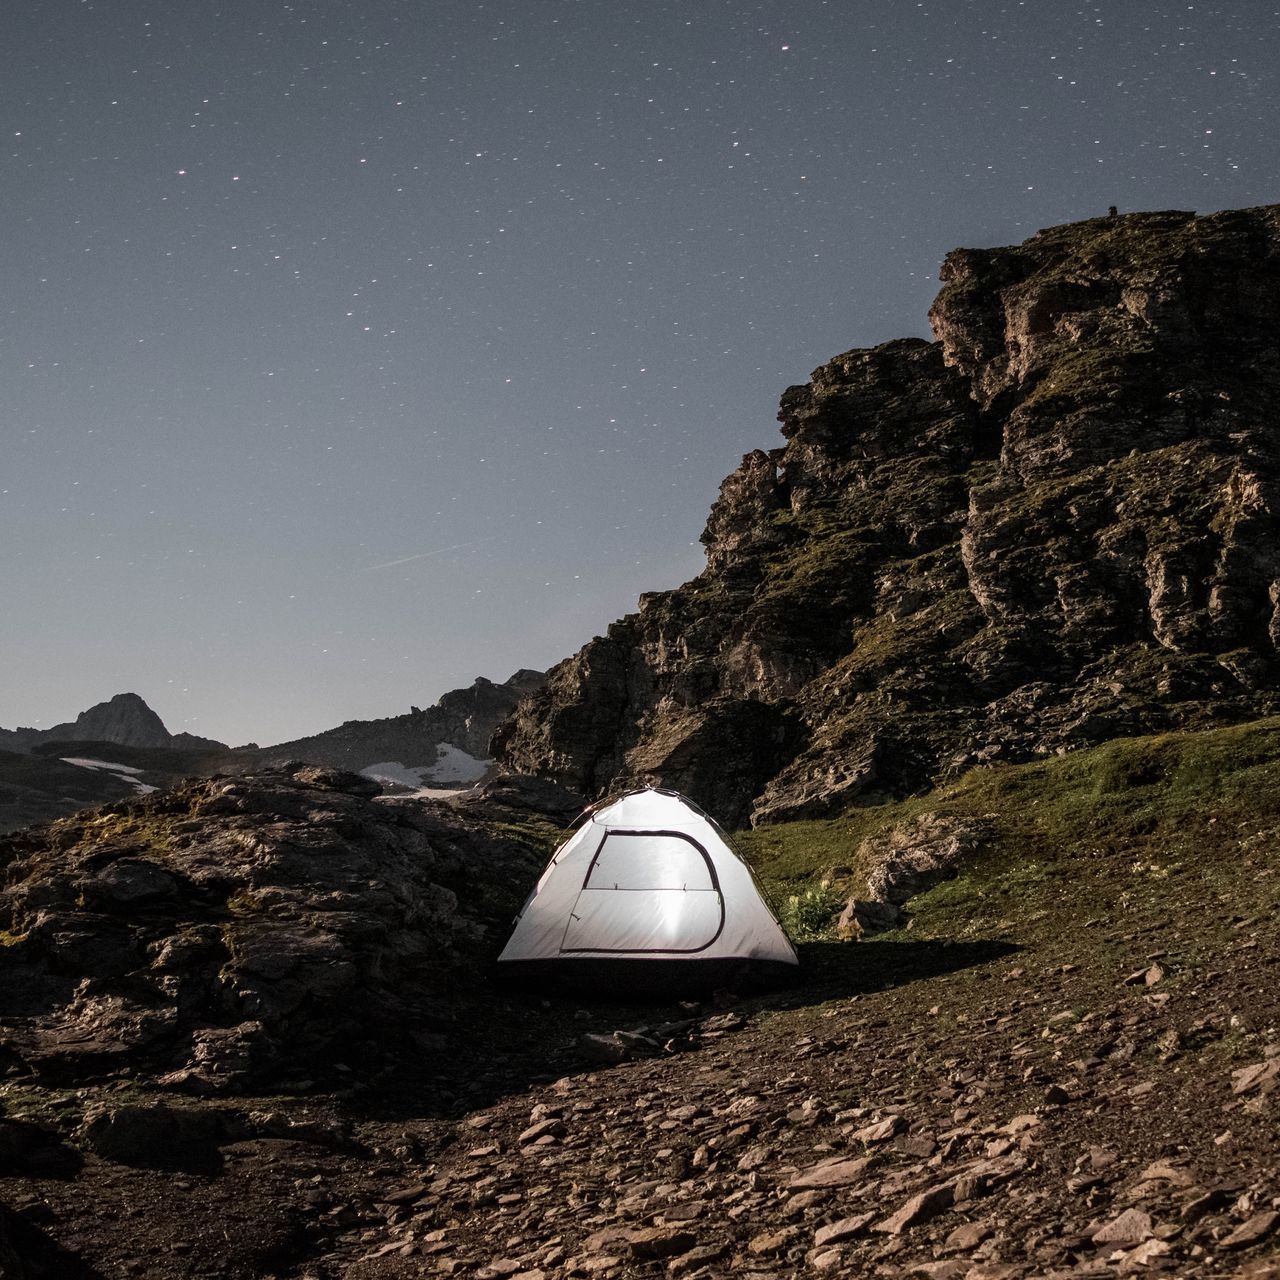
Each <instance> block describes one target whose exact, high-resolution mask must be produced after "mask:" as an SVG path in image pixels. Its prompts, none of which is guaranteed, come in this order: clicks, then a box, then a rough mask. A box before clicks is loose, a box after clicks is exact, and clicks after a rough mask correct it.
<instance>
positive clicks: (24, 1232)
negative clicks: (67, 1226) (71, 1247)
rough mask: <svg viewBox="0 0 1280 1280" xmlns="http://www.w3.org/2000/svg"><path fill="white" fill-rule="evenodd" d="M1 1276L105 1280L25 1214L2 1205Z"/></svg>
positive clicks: (17, 1279)
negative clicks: (55, 1241)
mask: <svg viewBox="0 0 1280 1280" xmlns="http://www.w3.org/2000/svg"><path fill="white" fill-rule="evenodd" d="M0 1276H4V1277H5V1278H6V1280H8V1277H10V1276H12V1277H13V1278H14V1280H105V1277H104V1276H103V1274H102V1272H101V1271H98V1270H97V1269H96V1268H94V1267H91V1266H89V1265H88V1264H87V1263H85V1262H82V1261H81V1260H80V1259H79V1258H78V1257H76V1255H75V1254H73V1253H68V1252H67V1251H66V1250H65V1249H63V1248H61V1247H60V1246H59V1245H57V1244H55V1243H54V1242H53V1241H52V1240H51V1239H50V1238H49V1237H48V1236H47V1235H46V1234H45V1233H44V1232H43V1231H41V1230H40V1228H39V1227H38V1226H36V1225H35V1224H34V1223H32V1222H29V1221H28V1220H27V1219H26V1218H25V1217H24V1216H23V1215H22V1214H20V1213H14V1212H13V1211H12V1210H11V1209H6V1208H4V1207H3V1206H2V1205H0Z"/></svg>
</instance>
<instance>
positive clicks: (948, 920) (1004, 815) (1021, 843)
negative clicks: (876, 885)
mask: <svg viewBox="0 0 1280 1280" xmlns="http://www.w3.org/2000/svg"><path fill="white" fill-rule="evenodd" d="M922 813H939V814H954V815H958V816H975V817H985V818H987V819H988V820H989V821H992V822H994V825H995V828H996V831H997V837H996V840H995V842H994V844H993V845H992V847H991V848H990V849H989V850H988V851H987V852H986V853H985V854H983V855H982V856H981V857H979V858H978V860H977V861H976V862H975V864H974V865H972V866H970V867H967V868H965V870H964V871H963V872H962V874H961V875H960V877H959V878H958V879H956V880H955V881H952V882H950V883H949V884H947V885H944V886H940V887H939V888H937V889H935V890H934V891H933V892H932V893H930V894H927V895H925V896H924V897H923V898H922V899H920V900H918V901H917V902H915V903H913V911H914V913H915V915H916V917H917V924H916V927H917V928H920V927H922V926H924V925H926V924H930V927H932V924H933V923H936V926H937V927H938V928H939V929H940V930H941V929H945V928H949V927H951V926H953V925H955V926H957V927H960V928H961V929H962V931H966V930H967V929H968V928H970V927H975V926H976V924H977V922H978V921H979V920H980V919H986V920H987V923H988V924H989V923H990V918H991V917H992V916H993V913H995V914H1002V913H1001V912H996V911H995V908H996V907H997V906H998V904H999V902H1000V901H1001V900H1002V899H1005V898H1008V897H1010V896H1013V895H1017V894H1020V893H1021V892H1022V891H1023V890H1025V889H1026V888H1027V887H1028V886H1029V885H1033V884H1035V885H1041V886H1043V885H1045V884H1048V883H1051V882H1058V883H1059V884H1060V885H1061V887H1062V890H1063V892H1062V894H1061V897H1062V899H1063V903H1062V905H1063V908H1064V909H1067V908H1069V904H1070V903H1071V902H1076V901H1079V902H1085V901H1093V900H1094V899H1096V898H1099V895H1101V894H1103V893H1109V892H1110V891H1111V890H1112V889H1116V891H1117V892H1118V893H1121V894H1125V895H1128V899H1130V900H1136V899H1137V898H1141V897H1142V896H1143V893H1144V890H1143V886H1144V885H1149V884H1152V883H1163V882H1165V881H1167V880H1174V881H1182V882H1185V883H1186V884H1188V885H1193V886H1198V887H1199V888H1200V889H1201V890H1203V891H1205V892H1212V887H1213V886H1214V885H1217V884H1224V885H1225V884H1227V883H1231V884H1235V883H1236V880H1237V879H1238V877H1239V876H1240V875H1241V874H1242V872H1243V871H1244V870H1245V869H1246V868H1247V867H1248V866H1250V865H1252V858H1251V854H1252V853H1254V852H1262V851H1264V850H1269V848H1270V846H1271V845H1272V844H1274V842H1275V837H1276V834H1277V829H1278V828H1280V717H1273V718H1270V719H1266V720H1257V721H1253V722H1252V723H1249V724H1244V725H1236V726H1232V727H1230V728H1225V729H1215V730H1206V731H1200V732H1188V733H1169V734H1157V735H1154V736H1151V737H1143V738H1128V739H1118V740H1116V741H1113V742H1109V743H1107V744H1105V745H1103V746H1101V747H1097V748H1094V749H1093V750H1089V751H1081V752H1077V753H1074V754H1071V755H1067V756H1063V757H1059V758H1055V759H1052V760H1046V761H1043V762H1038V763H1035V764H1024V765H1003V766H999V767H996V768H991V769H977V770H973V771H972V772H970V773H967V774H965V775H964V776H963V777H962V778H960V779H958V780H957V781H955V782H953V783H950V784H947V785H944V786H941V787H938V788H936V789H935V790H933V791H930V792H928V793H926V794H924V795H920V796H916V797H912V798H910V799H907V800H902V801H898V802H895V803H892V804H886V805H876V806H873V807H870V806H869V807H866V808H858V809H853V810H851V811H849V812H848V813H846V814H844V815H842V816H841V817H839V818H835V819H831V820H828V821H821V822H797V823H788V824H783V825H779V826H770V827H764V828H761V829H759V830H756V831H749V832H742V833H740V834H739V835H738V836H737V837H735V839H736V841H737V843H738V845H739V847H740V848H741V849H742V850H743V852H744V853H745V854H746V855H747V857H748V858H749V859H750V861H751V862H752V863H753V864H754V865H755V867H756V869H757V871H758V872H759V874H760V876H761V878H762V879H763V880H764V882H765V884H766V885H767V886H768V888H769V889H770V891H771V892H772V893H773V894H774V895H775V896H776V897H778V898H781V897H784V896H786V895H788V894H793V893H796V892H798V891H801V890H803V889H805V888H808V887H810V886H811V885H813V884H815V883H816V882H817V881H818V880H819V879H820V878H821V877H822V875H823V874H824V873H825V872H827V871H829V870H830V869H831V868H832V867H846V868H852V870H853V872H854V873H855V875H858V876H860V875H862V874H863V873H864V872H865V870H866V868H865V867H861V866H859V865H858V857H857V854H858V847H859V845H860V844H861V842H862V841H863V839H865V838H866V837H868V836H871V835H874V834H876V833H877V832H880V831H883V830H886V829H888V828H890V827H892V826H895V825H897V824H898V823H900V822H902V821H904V820H905V819H908V818H912V817H915V816H916V815H918V814H922ZM1068 887H1069V891H1068ZM1179 896H1180V895H1179ZM1108 901H1112V904H1113V905H1114V906H1116V907H1117V908H1121V909H1123V908H1124V906H1125V902H1123V901H1115V900H1111V899H1108ZM1098 905H1099V907H1101V906H1103V905H1105V903H1104V902H1102V901H1099V902H1098ZM962 906H963V907H964V908H965V910H967V911H968V912H969V913H971V916H972V919H971V920H970V924H969V925H967V926H966V925H965V923H964V921H963V920H960V919H959V918H958V916H957V912H959V910H960V908H961V907H962ZM935 918H936V919H935Z"/></svg>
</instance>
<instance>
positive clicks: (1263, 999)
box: [0, 722, 1280, 1280]
mask: <svg viewBox="0 0 1280 1280" xmlns="http://www.w3.org/2000/svg"><path fill="white" fill-rule="evenodd" d="M1206 743H1207V744H1208V745H1205V744H1206ZM1278 756H1280V725H1277V724H1276V723H1275V722H1266V723H1265V724H1263V725H1262V726H1260V727H1257V728H1255V729H1253V730H1249V731H1246V730H1228V731H1222V732H1220V733H1218V734H1217V735H1182V736H1180V737H1178V738H1176V739H1170V740H1145V742H1144V744H1142V745H1141V746H1138V747H1126V746H1125V745H1124V744H1120V745H1119V746H1117V745H1116V744H1113V746H1112V747H1111V748H1104V749H1102V751H1101V752H1097V753H1086V756H1085V757H1084V758H1070V759H1068V760H1066V761H1061V762H1056V763H1054V764H1047V765H1043V766H1031V767H1029V768H1024V769H1021V770H1019V769H1011V770H1004V771H994V772H992V771H986V772H984V773H982V774H980V775H975V779H974V780H973V781H972V782H971V783H970V784H961V785H959V786H957V787H953V788H951V789H950V790H948V791H945V792H939V793H934V794H933V795H931V796H929V797H925V798H922V799H921V800H919V801H917V802H915V807H916V809H917V810H923V809H931V810H932V811H934V812H937V813H939V814H941V815H943V817H946V816H948V815H950V816H951V817H955V816H956V815H961V816H963V815H964V814H965V813H966V812H977V811H980V810H986V809H988V808H989V812H986V813H985V814H984V816H985V820H986V822H987V823H988V824H989V829H990V831H991V833H992V834H991V836H990V840H989V842H988V843H987V844H986V845H985V846H984V850H983V851H980V852H977V853H971V855H970V862H969V864H968V865H967V866H966V867H965V868H964V869H962V870H961V872H960V874H959V875H958V876H957V877H956V878H954V879H950V880H947V881H944V882H942V883H940V884H937V885H935V886H934V887H933V888H932V889H928V890H927V891H925V892H924V893H922V894H921V895H919V896H917V897H916V898H914V899H913V900H912V901H911V902H910V904H909V908H910V910H911V913H912V914H911V918H910V921H909V927H902V928H899V929H897V930H895V931H893V932H890V933H886V934H883V935H880V936H877V937H871V938H867V939H866V940H864V941H862V942H858V943H837V942H834V941H830V940H827V938H829V936H830V935H829V934H824V935H823V937H822V938H821V939H820V940H818V941H813V942H810V943H807V944H805V945H804V946H803V947H802V951H803V953H804V962H805V965H804V978H803V982H802V983H801V985H799V986H798V987H796V988H794V989H791V990H788V991H784V992H779V993H774V994H772V995H756V996H751V997H743V998H734V997H732V996H729V995H724V996H722V997H721V998H719V999H713V1000H707V1001H706V1002H704V1003H703V1004H700V1005H696V1006H695V1005H689V1004H686V1005H679V1004H677V1005H672V1006H669V1007H627V1006H621V1005H618V1004H616V1003H607V1002H604V1001H584V1000H582V999H581V998H578V999H573V998H568V997H565V996H562V995H560V994H558V993H555V992H550V993H545V994H544V993H537V994H529V993H523V994H522V993H512V992H505V991H501V990H498V989H496V988H493V987H491V986H489V985H488V984H487V980H483V981H482V982H481V985H480V986H478V987H477V988H476V989H475V991H474V992H473V994H474V995H475V996H476V997H477V998H476V999H474V1000H473V1001H472V1002H471V1003H470V1004H469V1005H468V1010H469V1012H468V1014H467V1020H466V1023H465V1025H460V1026H459V1025H454V1026H453V1027H452V1028H451V1029H450V1030H449V1031H448V1033H447V1034H442V1035H441V1036H440V1037H439V1039H438V1040H437V1042H435V1043H434V1044H433V1043H432V1042H431V1041H430V1040H429V1039H428V1040H427V1041H424V1042H422V1043H421V1045H420V1046H419V1050H418V1052H417V1053H416V1054H410V1055H408V1056H405V1055H403V1054H396V1053H391V1054H389V1055H388V1056H387V1057H386V1058H385V1059H384V1060H383V1063H382V1065H381V1066H380V1067H379V1068H378V1069H377V1070H373V1069H367V1068H361V1069H352V1068H351V1065H350V1064H348V1063H345V1062H343V1061H342V1059H341V1056H340V1048H339V1051H338V1054H337V1055H336V1056H335V1055H330V1056H329V1057H327V1058H326V1059H325V1061H324V1070H323V1072H321V1073H317V1075H316V1076H315V1078H313V1079H311V1080H307V1079H304V1078H301V1077H298V1076H297V1075H290V1074H289V1073H288V1072H285V1073H284V1074H283V1075H282V1076H280V1077H278V1082H277V1083H276V1084H275V1085H273V1086H272V1088H271V1089H269V1090H267V1089H263V1088H261V1087H254V1086H253V1085H252V1084H251V1083H247V1082H246V1083H245V1084H244V1086H243V1087H242V1088H240V1089H239V1090H238V1091H237V1090H235V1089H232V1090H226V1091H222V1092H219V1093H216V1094H205V1095H203V1096H202V1095H192V1094H190V1093H188V1092H183V1091H182V1090H180V1089H175V1088H174V1087H172V1086H170V1087H161V1085H160V1084H159V1082H158V1077H157V1076H156V1075H155V1074H154V1073H152V1072H148V1071H147V1070H142V1069H139V1070H138V1071H137V1072H135V1073H134V1074H132V1075H119V1074H117V1075H116V1076H115V1077H113V1078H105V1077H99V1078H98V1079H96V1080H95V1079H91V1078H88V1077H86V1078H84V1079H82V1080H80V1081H77V1082H68V1083H59V1082H58V1081H57V1080H53V1079H47V1078H42V1077H41V1076H40V1074H39V1073H35V1072H32V1071H30V1070H25V1069H20V1068H17V1067H13V1068H11V1071H10V1075H9V1077H8V1079H7V1081H6V1083H5V1084H4V1085H3V1086H2V1088H0V1099H2V1102H3V1107H4V1116H3V1120H2V1121H0V1168H2V1169H3V1173H4V1176H3V1177H0V1202H2V1203H3V1204H5V1205H6V1206H7V1209H6V1211H5V1213H4V1215H3V1217H2V1218H0V1225H2V1228H3V1234H0V1275H4V1276H5V1277H6V1280H8V1277H9V1276H11V1275H12V1276H16V1277H23V1278H24V1280H25V1278H26V1277H37V1276H39V1277H44V1276H48V1277H53V1276H57V1277H62V1276H69V1277H75V1276H81V1277H90V1276H99V1277H106V1278H108V1280H115V1278H116V1277H121V1278H124V1277H138V1278H146V1277H150V1278H153V1280H162V1278H163V1280H176V1278H177V1277H210V1278H212V1277H221V1278H224V1280H232V1278H238V1280H239V1278H242V1280H248V1278H249V1277H280V1278H281V1280H283V1278H285V1277H289V1278H290V1280H303V1278H304V1277H314V1278H316V1280H382V1278H384V1277H385V1278H388V1280H390V1278H398V1277H408V1276H422V1275H458V1276H468V1277H470V1276H474V1277H477V1280H479V1278H480V1277H509V1276H521V1275H523V1276H524V1277H525V1278H526V1280H533V1278H534V1277H538V1276H541V1277H543V1280H562V1278H565V1277H590V1276H601V1277H614V1276H617V1277H623V1276H663V1275H670V1276H680V1277H697V1276H707V1277H720V1276H730V1275H732V1276H739V1275H754V1276H759V1277H765V1276H777V1277H783V1276H793V1275H806V1274H809V1273H811V1272H812V1273H813V1274H827V1275H849V1276H862V1275H883V1276H913V1275H922V1276H936V1277H952V1276H955V1277H971V1278H972V1280H981V1278H982V1277H1030V1276H1037V1277H1038V1276H1053V1275H1060V1276H1095V1275H1096V1276H1103V1275H1107V1276H1110V1275H1124V1274H1139V1275H1142V1274H1157V1275H1159V1274H1165V1275H1170V1276H1246V1275H1247V1276H1256V1277H1259V1278H1260V1277H1263V1276H1270V1275H1275V1274H1277V1271H1280V1254H1278V1253H1277V1252H1276V1250H1277V1248H1280V1229H1278V1228H1280V1143H1278V1141H1277V1130H1276V1119H1277V1101H1278V1100H1280V1091H1278V1090H1277V1085H1278V1083H1280V993H1278V984H1277V981H1276V978H1277V973H1278V969H1277V966H1278V965H1280V941H1278V940H1277V937H1276V933H1275V929H1274V927H1273V924H1272V921H1273V918H1274V914H1275V911H1276V908H1277V906H1280V855H1278V854H1277V852H1276V850H1277V847H1280V841H1278V837H1280V810H1277V807H1276V804H1275V802H1274V799H1273V797H1274V796H1275V795H1276V794H1277V790H1276V787H1275V782H1276V776H1275V775H1276V770H1277V766H1276V759H1277V757H1278ZM1206 795H1212V796H1214V797H1215V801H1214V803H1213V804H1212V805H1209V804H1207V803H1206V802H1205V796H1206ZM363 803H376V802H367V801H366V802H363ZM345 804H346V801H345V800H342V799H341V797H339V799H338V801H337V802H336V805H337V807H341V806H342V805H345ZM496 812H497V811H496V810H495V813H496ZM509 813H510V811H509V810H508V814H509ZM906 813H907V809H906V808H904V809H901V810H899V811H898V812H896V813H893V814H888V815H887V816H886V817H885V819H884V820H892V821H901V820H902V819H903V817H904V815H905V814H906ZM350 817H351V815H348V818H349V819H350ZM870 821H871V819H869V818H868V817H867V816H866V815H865V814H863V815H858V816H857V817H856V818H855V819H851V820H850V824H849V825H848V826H847V827H842V826H840V825H839V824H831V825H829V826H827V827H824V828H822V829H821V830H818V829H817V828H813V829H810V830H808V831H801V830H799V829H797V830H796V832H795V833H794V839H793V840H792V843H791V845H790V846H789V847H788V848H783V844H784V843H785V841H786V828H771V829H770V831H769V834H768V837H767V838H768V840H769V841H771V842H772V844H771V845H769V846H768V847H766V846H765V845H763V844H757V845H756V846H755V847H754V848H755V856H756V857H757V860H758V861H760V862H761V865H762V866H764V867H765V869H766V871H768V872H769V873H770V874H771V877H772V879H773V883H774V884H775V887H778V886H781V887H783V888H785V887H786V883H787V877H786V875H785V874H784V872H785V864H784V859H785V857H787V856H790V857H792V858H793V859H797V860H799V861H803V859H802V858H801V855H800V854H798V853H797V852H796V851H797V850H798V849H806V850H807V849H811V848H814V847H821V848H822V849H823V850H824V853H825V856H826V857H827V859H828V860H829V861H830V860H831V859H832V858H833V856H834V858H835V859H836V860H837V861H841V862H843V861H845V860H846V859H847V860H848V861H850V862H851V863H854V864H856V863H857V861H858V857H859V852H860V851H861V850H862V849H863V848H865V847H869V846H868V844H867V842H866V841H864V842H863V843H862V844H859V845H858V846H857V848H856V849H855V848H853V847H852V846H851V844H850V843H849V842H850V841H851V840H853V838H854V834H855V832H856V831H857V830H866V829H868V828H867V823H868V822H870ZM859 824H861V825H859ZM1064 832H1065V833H1069V835H1064ZM882 843H883V842H882ZM874 845H875V841H874V840H872V841H871V842H870V846H874ZM815 856H816V855H813V854H812V853H805V854H804V858H807V859H808V863H809V866H810V870H812V869H813V866H814V865H815V864H814V861H813V860H814V857H815ZM834 874H835V876H836V878H837V879H838V878H839V877H840V876H842V875H846V874H852V872H851V869H850V867H836V868H834ZM791 877H792V878H791V883H793V884H794V885H795V886H796V887H799V886H801V885H802V884H806V883H808V884H810V885H812V884H813V883H814V882H815V881H814V878H813V877H810V879H809V880H805V879H804V878H803V877H802V876H801V875H800V872H799V869H798V868H793V870H792V873H791ZM824 878H825V879H827V880H828V881H830V880H831V879H832V876H831V875H828V876H826V877H824ZM375 1009H376V1003H374V1004H371V1005H370V1017H373V1016H374V1015H375ZM615 1032H617V1033H621V1034H614V1033H615ZM353 1047H355V1046H354V1043H353ZM6 1250H7V1251H8V1252H7V1253H6Z"/></svg>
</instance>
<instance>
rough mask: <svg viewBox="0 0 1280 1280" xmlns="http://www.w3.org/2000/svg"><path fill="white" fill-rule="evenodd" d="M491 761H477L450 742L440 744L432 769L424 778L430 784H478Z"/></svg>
mask: <svg viewBox="0 0 1280 1280" xmlns="http://www.w3.org/2000/svg"><path fill="white" fill-rule="evenodd" d="M492 763H493V761H492V760H477V759H476V758H475V756H471V755H468V754H467V753H466V752H465V751H463V750H462V749H461V748H460V747H455V746H454V745H453V743H451V742H442V743H441V744H440V745H439V746H438V747H437V748H436V763H435V766H434V768H431V769H429V770H427V774H426V777H427V778H428V779H430V780H431V781H432V782H479V781H480V779H481V778H483V777H484V775H485V770H486V769H488V767H489V766H490V765H491V764H492Z"/></svg>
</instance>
